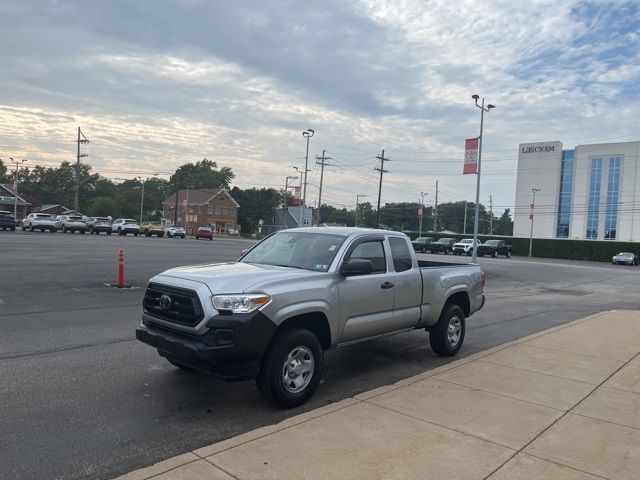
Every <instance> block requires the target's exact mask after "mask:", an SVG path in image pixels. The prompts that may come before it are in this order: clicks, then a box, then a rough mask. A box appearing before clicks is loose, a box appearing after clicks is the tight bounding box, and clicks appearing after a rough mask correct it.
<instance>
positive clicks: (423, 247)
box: [411, 237, 433, 253]
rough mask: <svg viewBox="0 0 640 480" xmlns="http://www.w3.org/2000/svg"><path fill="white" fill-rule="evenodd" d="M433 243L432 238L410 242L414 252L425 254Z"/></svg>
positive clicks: (419, 238)
mask: <svg viewBox="0 0 640 480" xmlns="http://www.w3.org/2000/svg"><path fill="white" fill-rule="evenodd" d="M432 242H433V237H418V238H416V239H415V240H413V241H412V242H411V246H412V247H413V251H414V252H420V253H427V250H428V248H429V245H430V244H431V243H432Z"/></svg>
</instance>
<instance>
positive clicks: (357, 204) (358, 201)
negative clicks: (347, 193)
mask: <svg viewBox="0 0 640 480" xmlns="http://www.w3.org/2000/svg"><path fill="white" fill-rule="evenodd" d="M364 197H366V195H362V194H358V195H356V223H355V226H356V227H357V226H358V208H359V205H360V199H361V198H364Z"/></svg>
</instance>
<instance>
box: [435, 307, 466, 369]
mask: <svg viewBox="0 0 640 480" xmlns="http://www.w3.org/2000/svg"><path fill="white" fill-rule="evenodd" d="M465 331H466V322H465V319H464V312H463V311H462V308H460V307H459V306H458V305H453V304H450V303H448V304H446V305H445V306H444V309H443V310H442V313H441V314H440V318H439V319H438V322H437V323H436V324H435V325H434V326H433V327H432V328H431V330H430V331H429V343H430V344H431V349H432V350H433V351H434V352H435V353H437V354H438V355H441V356H443V357H451V356H453V355H455V354H456V353H458V350H460V347H461V346H462V342H463V341H464V334H465Z"/></svg>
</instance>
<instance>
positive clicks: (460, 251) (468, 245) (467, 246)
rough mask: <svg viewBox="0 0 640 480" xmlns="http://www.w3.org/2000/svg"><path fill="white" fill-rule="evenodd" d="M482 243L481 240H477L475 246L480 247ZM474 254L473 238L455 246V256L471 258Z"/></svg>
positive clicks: (461, 241)
mask: <svg viewBox="0 0 640 480" xmlns="http://www.w3.org/2000/svg"><path fill="white" fill-rule="evenodd" d="M481 243H482V242H481V241H480V240H476V241H475V244H476V245H480V244H481ZM472 253H473V238H464V239H462V240H460V241H459V242H458V243H456V244H454V245H453V254H454V255H468V256H471V254H472Z"/></svg>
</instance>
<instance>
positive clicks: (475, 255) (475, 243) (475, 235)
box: [471, 95, 495, 263]
mask: <svg viewBox="0 0 640 480" xmlns="http://www.w3.org/2000/svg"><path fill="white" fill-rule="evenodd" d="M471 98H473V99H474V100H475V102H476V107H478V108H479V109H480V136H479V137H478V167H477V169H476V175H477V178H476V209H475V215H474V218H473V257H471V262H472V263H476V262H477V260H478V220H479V217H480V172H481V162H482V129H483V127H484V112H488V111H489V110H491V109H492V108H495V106H494V105H491V104H489V105H487V107H486V108H485V106H484V97H483V98H482V104H481V105H478V99H479V98H480V96H479V95H472V97H471Z"/></svg>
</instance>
